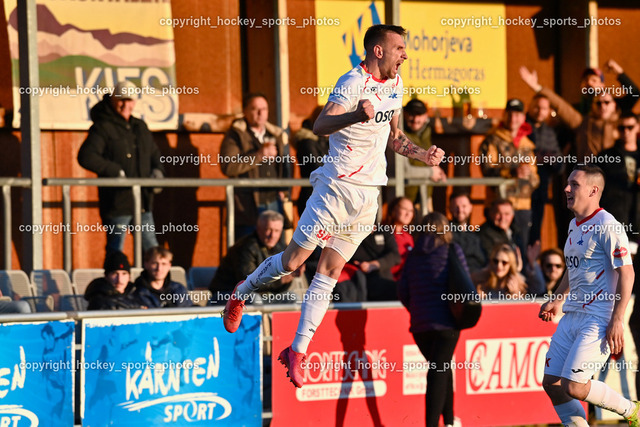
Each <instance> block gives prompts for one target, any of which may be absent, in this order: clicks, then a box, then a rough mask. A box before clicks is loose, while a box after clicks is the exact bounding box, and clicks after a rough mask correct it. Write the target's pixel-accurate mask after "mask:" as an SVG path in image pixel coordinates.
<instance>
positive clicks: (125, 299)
mask: <svg viewBox="0 0 640 427" xmlns="http://www.w3.org/2000/svg"><path fill="white" fill-rule="evenodd" d="M130 279H131V265H130V264H129V260H128V259H127V256H126V255H125V254H123V253H122V252H119V251H118V252H111V253H110V254H109V255H108V256H107V259H106V260H105V262H104V277H99V278H97V279H94V280H93V281H91V283H89V286H87V290H86V291H85V293H84V299H86V300H87V301H89V307H88V310H124V309H128V308H146V307H143V306H142V304H141V303H140V301H138V300H137V299H136V298H134V297H133V290H134V286H133V283H131V281H130Z"/></svg>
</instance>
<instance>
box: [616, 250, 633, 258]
mask: <svg viewBox="0 0 640 427" xmlns="http://www.w3.org/2000/svg"><path fill="white" fill-rule="evenodd" d="M627 253H629V251H627V248H615V249H614V251H613V257H614V258H624V257H626V256H627Z"/></svg>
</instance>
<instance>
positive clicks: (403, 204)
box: [385, 197, 414, 282]
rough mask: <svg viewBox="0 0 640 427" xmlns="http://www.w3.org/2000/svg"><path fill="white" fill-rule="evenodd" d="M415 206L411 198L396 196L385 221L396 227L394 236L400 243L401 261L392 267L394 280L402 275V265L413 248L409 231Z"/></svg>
mask: <svg viewBox="0 0 640 427" xmlns="http://www.w3.org/2000/svg"><path fill="white" fill-rule="evenodd" d="M413 214H414V207H413V203H411V200H409V199H408V198H406V197H396V198H395V199H393V200H392V201H391V203H389V207H388V209H387V220H386V221H385V223H387V224H389V225H392V226H394V227H395V231H394V234H393V237H395V239H396V244H397V245H398V253H399V254H400V263H399V264H396V265H394V266H393V267H391V274H392V275H393V280H395V281H396V282H397V281H398V280H400V276H402V267H403V266H404V263H405V261H406V259H407V256H408V255H409V252H411V250H412V249H413V236H412V235H411V234H410V233H409V225H410V224H411V222H412V221H413Z"/></svg>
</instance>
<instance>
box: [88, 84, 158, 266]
mask: <svg viewBox="0 0 640 427" xmlns="http://www.w3.org/2000/svg"><path fill="white" fill-rule="evenodd" d="M137 89H138V88H136V86H135V85H134V84H133V83H131V82H130V81H123V82H119V83H118V84H117V85H116V87H115V88H114V90H113V94H106V95H104V97H103V99H102V101H100V102H98V103H97V104H96V105H94V106H93V108H92V109H91V120H93V126H91V128H90V129H89V135H88V136H87V139H85V141H84V142H83V143H82V146H81V147H80V151H78V163H80V166H82V167H83V168H85V169H88V170H90V171H91V172H95V173H96V174H97V175H98V177H99V178H125V177H126V178H149V177H151V178H163V177H164V168H163V166H162V163H161V162H160V150H159V149H158V146H157V145H156V143H155V141H154V140H153V135H152V134H151V131H149V128H148V127H147V125H146V123H145V122H144V121H143V120H140V119H138V118H136V117H133V116H132V112H133V108H134V107H135V104H136V101H135V99H134V98H133V96H134V94H136V93H138V92H137ZM135 96H136V97H137V95H135ZM153 194H154V189H153V188H149V187H144V188H142V190H141V195H142V222H141V226H142V227H141V229H142V247H143V249H144V250H147V249H149V248H151V247H153V246H157V245H158V240H157V239H156V234H155V224H154V221H153ZM98 197H99V199H100V217H101V218H102V223H103V224H104V225H105V226H114V227H115V228H113V229H112V228H107V230H108V231H107V255H108V254H109V253H110V252H115V251H120V252H122V249H123V247H124V239H125V236H126V231H127V227H128V226H129V225H130V224H132V221H133V191H132V190H131V188H129V187H99V188H98ZM105 259H106V257H105Z"/></svg>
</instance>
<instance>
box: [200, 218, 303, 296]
mask: <svg viewBox="0 0 640 427" xmlns="http://www.w3.org/2000/svg"><path fill="white" fill-rule="evenodd" d="M283 228H284V217H283V216H282V215H281V214H280V213H278V212H275V211H271V210H269V211H264V212H262V213H261V214H260V216H259V217H258V221H257V224H256V230H255V231H254V232H253V233H251V234H249V235H247V236H244V237H242V238H240V240H238V241H237V242H236V244H235V245H233V247H231V248H229V251H228V252H227V255H226V256H225V257H224V258H223V259H222V262H221V263H220V267H218V270H217V271H216V274H215V276H213V279H212V280H211V284H210V285H209V290H210V291H211V293H212V294H213V300H212V301H213V302H214V303H216V302H217V303H218V304H226V302H227V298H228V296H229V295H230V294H231V292H232V291H233V288H234V287H235V286H236V284H237V283H238V282H239V281H240V280H242V279H244V278H245V277H247V275H248V274H249V273H251V272H252V271H253V270H255V269H256V268H257V267H258V266H259V265H260V264H261V263H262V261H264V260H265V259H267V258H268V257H270V256H272V255H275V254H277V253H280V252H282V251H283V250H284V249H285V247H286V245H285V244H284V243H282V242H281V241H280V237H281V236H282V230H283ZM296 275H297V274H296ZM293 276H294V274H290V275H287V276H283V277H282V278H281V279H280V280H277V281H275V282H273V283H271V284H270V285H269V292H271V293H274V294H282V298H274V299H277V300H278V302H282V303H287V302H295V301H296V298H295V296H294V297H293V298H291V296H290V295H288V294H284V292H286V291H287V290H288V289H289V287H290V285H291V282H292V280H293Z"/></svg>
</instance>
